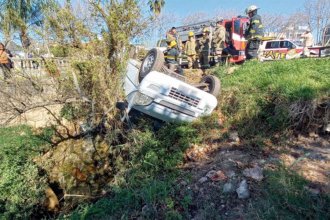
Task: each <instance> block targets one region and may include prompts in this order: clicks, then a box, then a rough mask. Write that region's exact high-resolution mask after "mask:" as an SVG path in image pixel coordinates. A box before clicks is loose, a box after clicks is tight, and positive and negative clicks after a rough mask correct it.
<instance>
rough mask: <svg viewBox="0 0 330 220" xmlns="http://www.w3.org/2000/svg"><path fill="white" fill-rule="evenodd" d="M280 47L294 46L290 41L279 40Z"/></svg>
mask: <svg viewBox="0 0 330 220" xmlns="http://www.w3.org/2000/svg"><path fill="white" fill-rule="evenodd" d="M280 47H281V48H288V49H292V48H294V45H293V43H291V42H290V41H281V42H280Z"/></svg>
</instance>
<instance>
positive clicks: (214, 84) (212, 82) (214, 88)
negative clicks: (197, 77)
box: [201, 75, 221, 97]
mask: <svg viewBox="0 0 330 220" xmlns="http://www.w3.org/2000/svg"><path fill="white" fill-rule="evenodd" d="M201 83H205V84H206V85H207V86H206V87H204V89H203V90H204V91H205V92H208V93H210V94H212V95H214V96H215V97H217V96H219V95H220V89H221V83H220V80H219V78H218V77H215V76H212V75H207V76H203V78H202V80H201Z"/></svg>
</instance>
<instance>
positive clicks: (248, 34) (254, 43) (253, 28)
mask: <svg viewBox="0 0 330 220" xmlns="http://www.w3.org/2000/svg"><path fill="white" fill-rule="evenodd" d="M258 9H259V8H258V7H257V6H255V5H251V6H249V7H248V8H247V9H246V10H245V13H246V14H247V15H248V16H249V18H250V23H249V26H248V28H247V29H246V31H245V34H244V36H245V38H246V39H247V40H248V46H247V48H254V50H258V48H259V46H260V43H261V38H262V37H263V36H264V31H263V30H264V27H263V25H262V21H261V16H260V15H258ZM247 58H248V59H251V58H255V57H254V56H252V55H251V54H249V53H247Z"/></svg>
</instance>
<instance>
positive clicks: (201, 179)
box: [198, 176, 208, 184]
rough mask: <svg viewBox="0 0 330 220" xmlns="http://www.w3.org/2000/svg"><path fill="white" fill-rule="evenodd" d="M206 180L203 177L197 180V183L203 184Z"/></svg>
mask: <svg viewBox="0 0 330 220" xmlns="http://www.w3.org/2000/svg"><path fill="white" fill-rule="evenodd" d="M207 180H208V179H207V177H205V176H203V177H202V178H200V179H199V180H198V183H200V184H203V183H205V182H207Z"/></svg>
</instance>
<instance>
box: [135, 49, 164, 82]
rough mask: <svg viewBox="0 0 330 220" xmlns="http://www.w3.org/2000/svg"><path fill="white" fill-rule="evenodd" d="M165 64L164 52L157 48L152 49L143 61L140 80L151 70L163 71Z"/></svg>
mask: <svg viewBox="0 0 330 220" xmlns="http://www.w3.org/2000/svg"><path fill="white" fill-rule="evenodd" d="M163 65H164V53H163V52H162V51H160V50H157V49H156V48H154V49H151V50H150V51H149V52H148V53H147V55H146V57H145V58H144V59H143V61H142V65H141V68H140V72H139V82H141V81H142V79H143V78H144V77H146V75H148V73H150V72H151V71H161V69H162V67H163Z"/></svg>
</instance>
